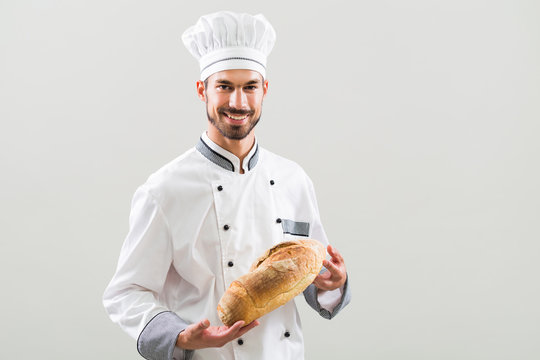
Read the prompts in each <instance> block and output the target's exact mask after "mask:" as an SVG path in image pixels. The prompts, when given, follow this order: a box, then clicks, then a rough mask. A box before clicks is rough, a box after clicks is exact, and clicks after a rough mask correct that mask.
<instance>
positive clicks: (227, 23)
mask: <svg viewBox="0 0 540 360" xmlns="http://www.w3.org/2000/svg"><path fill="white" fill-rule="evenodd" d="M182 41H183V42H184V45H185V46H186V47H187V49H188V50H189V52H190V53H191V55H193V56H194V57H195V58H196V59H197V60H198V61H199V66H200V69H201V80H206V79H207V78H208V77H209V76H210V75H212V74H214V73H216V72H218V71H223V70H232V69H248V70H255V71H258V72H259V73H260V74H261V75H262V76H263V78H266V57H267V56H268V54H269V53H270V51H271V50H272V47H273V46H274V42H275V41H276V32H275V31H274V28H273V27H272V25H271V24H270V23H269V22H268V20H266V18H265V17H264V16H263V15H262V14H258V15H255V16H253V15H249V14H238V13H234V12H231V11H220V12H216V13H213V14H208V15H204V16H201V17H200V19H199V20H198V21H197V23H196V24H195V25H193V26H191V27H190V28H188V29H187V30H186V31H185V32H184V34H183V35H182Z"/></svg>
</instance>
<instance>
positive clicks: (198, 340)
mask: <svg viewBox="0 0 540 360" xmlns="http://www.w3.org/2000/svg"><path fill="white" fill-rule="evenodd" d="M257 325H259V322H258V321H257V320H255V321H252V322H251V323H250V324H248V325H246V326H244V322H243V321H237V322H236V323H234V325H232V326H230V327H229V326H210V321H208V319H204V320H202V321H201V322H199V323H197V324H192V325H190V326H188V327H187V328H186V329H185V330H184V331H182V332H181V333H180V334H178V339H177V340H176V346H178V347H179V348H181V349H185V350H196V349H203V348H207V347H222V346H223V345H225V344H226V343H228V342H229V341H232V340H234V339H236V338H239V337H240V336H242V335H244V334H245V333H246V332H248V331H249V330H251V329H253V328H254V327H255V326H257Z"/></svg>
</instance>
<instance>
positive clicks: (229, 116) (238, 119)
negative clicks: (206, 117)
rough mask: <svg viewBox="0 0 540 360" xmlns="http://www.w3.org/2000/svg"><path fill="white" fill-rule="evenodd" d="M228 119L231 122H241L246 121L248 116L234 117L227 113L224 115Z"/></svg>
mask: <svg viewBox="0 0 540 360" xmlns="http://www.w3.org/2000/svg"><path fill="white" fill-rule="evenodd" d="M224 114H225V115H226V116H227V117H228V118H230V119H232V120H236V121H241V120H244V119H246V118H247V117H248V116H249V114H244V115H239V116H234V115H231V114H228V113H224Z"/></svg>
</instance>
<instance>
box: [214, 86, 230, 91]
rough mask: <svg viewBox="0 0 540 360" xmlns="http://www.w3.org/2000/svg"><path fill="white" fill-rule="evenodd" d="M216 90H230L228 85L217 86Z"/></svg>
mask: <svg viewBox="0 0 540 360" xmlns="http://www.w3.org/2000/svg"><path fill="white" fill-rule="evenodd" d="M217 88H218V89H219V90H229V89H230V88H229V86H228V85H218V86H217Z"/></svg>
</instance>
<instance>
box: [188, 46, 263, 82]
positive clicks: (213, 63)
mask: <svg viewBox="0 0 540 360" xmlns="http://www.w3.org/2000/svg"><path fill="white" fill-rule="evenodd" d="M199 66H200V69H201V80H206V78H208V77H209V76H210V75H212V74H214V73H216V72H219V71H223V70H234V69H246V70H254V71H257V72H259V73H261V74H262V76H263V78H264V77H266V56H265V55H264V54H263V53H262V52H260V51H258V50H256V49H252V48H245V47H232V48H224V49H218V50H214V51H212V52H211V53H209V54H206V55H204V56H203V57H201V59H200V60H199Z"/></svg>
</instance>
